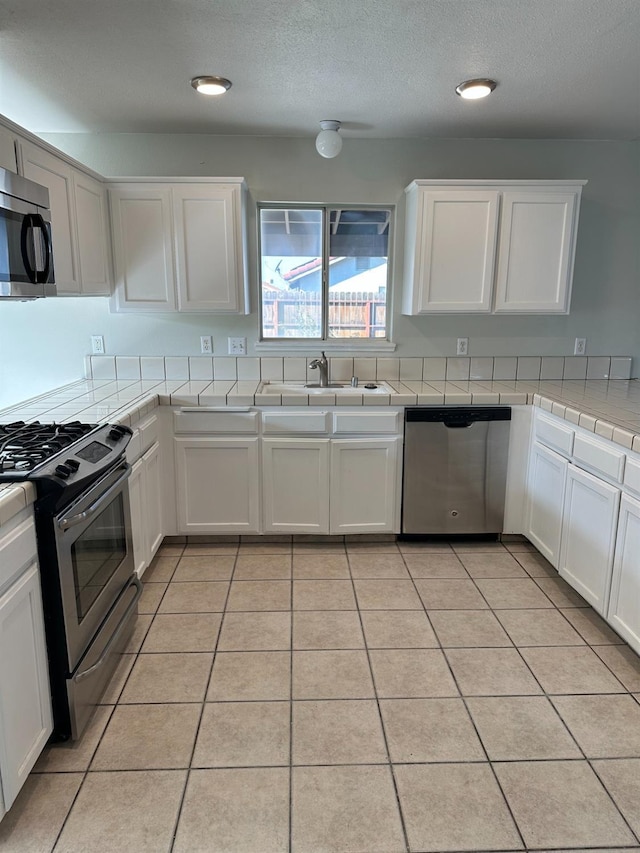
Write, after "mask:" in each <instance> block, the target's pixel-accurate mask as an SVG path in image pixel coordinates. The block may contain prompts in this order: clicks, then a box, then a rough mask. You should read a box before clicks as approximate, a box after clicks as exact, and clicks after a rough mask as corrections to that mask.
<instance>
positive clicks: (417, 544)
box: [398, 539, 453, 554]
mask: <svg viewBox="0 0 640 853" xmlns="http://www.w3.org/2000/svg"><path fill="white" fill-rule="evenodd" d="M398 548H399V549H400V553H401V554H453V549H452V547H451V545H450V544H449V543H448V542H442V541H439V540H436V539H434V540H431V541H429V540H422V541H420V540H418V539H416V540H403V539H401V540H399V541H398Z"/></svg>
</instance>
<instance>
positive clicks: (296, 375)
mask: <svg viewBox="0 0 640 853" xmlns="http://www.w3.org/2000/svg"><path fill="white" fill-rule="evenodd" d="M284 378H285V381H287V382H306V379H307V359H306V358H285V359H284Z"/></svg>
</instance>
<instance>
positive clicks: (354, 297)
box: [262, 290, 387, 338]
mask: <svg viewBox="0 0 640 853" xmlns="http://www.w3.org/2000/svg"><path fill="white" fill-rule="evenodd" d="M386 317H387V297H386V294H385V293H379V292H376V293H349V292H337V293H329V337H332V338H384V337H386V334H387V330H386ZM262 333H263V336H264V337H265V338H314V337H315V338H319V337H321V336H322V294H321V293H309V292H307V291H304V290H289V291H266V292H263V294H262Z"/></svg>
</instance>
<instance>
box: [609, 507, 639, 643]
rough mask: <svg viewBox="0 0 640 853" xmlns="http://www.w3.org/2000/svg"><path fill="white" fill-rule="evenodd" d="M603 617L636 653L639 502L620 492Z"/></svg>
mask: <svg viewBox="0 0 640 853" xmlns="http://www.w3.org/2000/svg"><path fill="white" fill-rule="evenodd" d="M607 619H608V621H609V622H610V624H611V625H612V626H613V627H614V628H615V630H616V631H617V632H618V633H619V634H620V636H622V637H624V639H625V640H626V641H627V642H628V643H629V645H630V646H631V647H632V648H633V649H635V651H636V652H637V653H638V654H640V501H637V500H635V499H634V498H631V497H630V496H629V495H623V496H622V500H621V501H620V519H619V522H618V536H617V540H616V549H615V558H614V563H613V577H612V583H611V596H610V598H609V608H608V613H607Z"/></svg>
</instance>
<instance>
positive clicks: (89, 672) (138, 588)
mask: <svg viewBox="0 0 640 853" xmlns="http://www.w3.org/2000/svg"><path fill="white" fill-rule="evenodd" d="M129 586H130V587H131V586H135V588H136V594H135V595H134V597H133V601H132V602H131V604H130V605H129V606H128V607H127V609H126V611H125V612H124V614H123V616H122V619H121V620H120V621H119V622H118V625H117V627H116V629H115V631H114V632H113V634H112V635H111V637H110V638H109V642H108V643H107V645H106V646H105V647H104V649H103V651H102V654H101V655H100V657H99V658H98V660H97V661H96V662H95V663H94V664H92V665H91V666H90V667H89V668H88V669H85V670H83V671H82V672H79V673H78V674H77V675H74V677H73V680H74V681H75V682H76V684H77V683H78V682H80V681H84V680H85V678H89V677H90V676H92V675H93V673H94V672H95V671H96V670H97V669H100V667H101V666H102V665H103V663H104V662H105V661H106V659H107V658H108V657H109V654H110V653H111V649H112V648H113V646H114V644H115V643H116V642H117V641H118V637H119V636H120V634H121V633H122V629H123V628H124V626H125V625H126V623H127V622H128V620H129V617H130V616H131V612H132V611H133V609H134V607H137V606H138V601H139V600H140V596H141V595H142V583H141V582H140V579H139V578H138V577H137V576H136V575H134V576H133V577H132V578H131V581H130V583H129Z"/></svg>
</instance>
